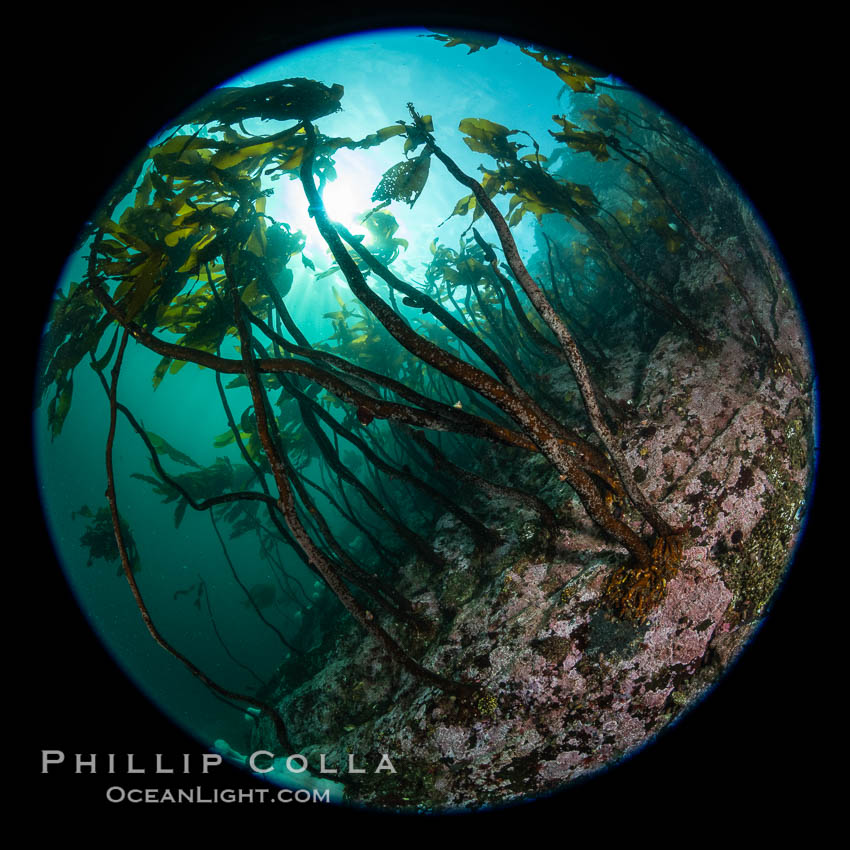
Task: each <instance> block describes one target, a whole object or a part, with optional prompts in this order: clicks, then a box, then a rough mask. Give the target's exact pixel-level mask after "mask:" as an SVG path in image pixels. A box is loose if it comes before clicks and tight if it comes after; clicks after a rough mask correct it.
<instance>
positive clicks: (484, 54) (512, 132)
mask: <svg viewBox="0 0 850 850" xmlns="http://www.w3.org/2000/svg"><path fill="white" fill-rule="evenodd" d="M435 92H438V93H439V96H435ZM37 386H38V395H37V401H39V406H38V408H37V410H36V413H35V417H34V429H35V435H36V449H37V461H38V468H39V477H40V485H41V492H42V496H43V505H44V510H45V514H46V516H47V519H48V522H49V525H50V528H51V532H52V536H53V540H54V544H55V546H56V550H57V552H58V554H59V557H60V559H61V561H62V563H63V566H64V568H65V572H66V574H67V578H68V582H69V583H70V585H71V587H72V588H73V591H74V593H75V595H76V597H77V599H78V601H79V604H80V607H81V608H82V610H83V611H84V612H85V614H86V616H87V618H88V620H89V622H90V623H91V625H92V627H93V629H94V630H95V632H96V633H97V634H98V636H99V637H100V639H101V641H102V642H103V644H104V645H105V646H106V647H107V649H108V650H109V652H110V653H111V654H112V655H113V657H114V658H115V659H116V661H117V662H118V663H119V664H120V665H121V666H122V667H123V668H124V669H125V670H126V672H127V673H128V675H129V676H130V678H131V679H132V680H133V681H134V682H135V683H136V684H137V685H138V687H139V688H140V689H141V690H143V691H144V692H145V693H147V694H148V695H149V696H150V697H151V699H152V700H153V701H154V702H155V703H156V705H157V706H158V707H159V708H160V709H161V710H162V711H163V712H164V713H165V714H166V715H168V716H170V717H171V718H172V719H173V720H174V721H175V722H176V723H177V724H178V725H179V726H181V727H182V728H183V729H185V730H186V731H187V732H189V733H190V734H191V735H193V736H194V737H195V738H197V739H198V740H200V741H201V742H202V743H203V744H204V746H205V747H206V748H207V749H208V750H210V751H213V752H216V753H218V754H220V755H222V756H223V757H224V758H226V759H227V760H229V761H230V762H232V763H234V764H239V765H242V766H244V767H245V769H246V770H248V771H251V772H253V773H255V774H257V775H262V776H263V777H265V778H266V779H267V780H269V781H270V782H272V783H276V784H277V785H281V786H283V787H284V788H285V789H289V791H290V792H291V793H292V794H301V795H302V796H303V795H304V794H307V795H308V796H310V795H313V794H315V795H317V797H318V798H319V799H327V800H332V801H334V802H336V803H340V804H352V805H357V806H361V807H366V808H368V809H372V810H381V811H424V812H451V811H458V810H479V809H483V808H492V807H499V806H504V805H508V804H512V803H516V802H519V801H523V800H529V799H534V798H539V797H542V796H545V795H548V794H551V793H552V792H555V791H558V790H560V789H563V788H565V787H567V786H568V785H570V783H575V782H577V781H579V780H583V779H586V778H588V777H590V776H593V775H594V774H597V773H599V772H601V771H603V770H605V769H607V768H609V767H611V766H613V765H615V764H616V763H618V762H622V761H623V760H624V759H627V758H628V757H630V756H631V755H633V754H635V753H636V752H637V751H638V750H639V749H640V748H642V747H643V746H645V745H646V744H647V743H649V742H650V741H652V740H653V739H654V738H655V737H656V736H657V735H658V734H659V733H660V732H662V731H663V730H665V729H667V728H669V727H670V726H671V725H672V724H674V723H675V722H676V721H677V720H678V719H679V718H680V717H682V716H683V714H684V713H685V712H687V711H688V709H689V708H691V707H693V706H694V705H695V704H696V703H697V702H699V701H700V700H701V698H702V697H703V696H704V695H705V694H706V693H707V692H708V691H709V690H710V689H711V688H712V687H713V686H714V685H715V684H716V683H717V681H718V680H719V679H720V678H721V677H722V675H723V673H724V672H725V671H726V670H727V669H728V668H729V666H730V665H731V664H732V663H733V662H734V660H735V659H736V657H737V656H738V654H739V653H740V652H741V650H742V648H743V647H744V646H745V645H746V644H747V642H748V641H749V639H750V638H751V637H752V636H753V634H754V633H755V632H756V631H757V629H758V628H759V626H760V625H761V623H762V622H763V621H764V619H765V617H766V615H767V613H768V609H769V607H770V604H771V600H772V599H773V597H774V595H775V593H776V591H777V588H778V587H779V586H780V584H781V583H782V581H783V578H784V577H785V575H786V572H787V570H788V567H789V564H790V562H791V559H792V556H793V553H794V550H795V546H796V544H797V542H798V539H799V536H800V533H801V530H802V525H803V521H804V517H805V513H806V509H807V505H808V502H809V498H810V491H811V484H812V481H813V479H814V472H815V454H814V449H813V445H814V438H813V435H814V434H815V430H816V417H817V410H816V399H815V397H814V393H813V386H814V374H813V363H812V358H811V353H810V349H809V344H808V339H807V335H806V330H805V323H804V320H803V317H802V315H801V312H800V309H799V306H798V303H797V300H796V298H795V295H794V292H793V289H792V285H791V281H790V280H789V278H788V275H787V272H786V270H785V267H784V265H783V262H782V258H781V256H780V255H779V254H778V252H777V249H776V247H775V246H774V244H773V242H772V239H771V237H770V235H769V234H768V233H767V232H766V230H765V228H764V225H763V224H762V221H761V219H760V217H759V215H758V213H757V212H756V211H755V210H754V209H753V207H752V206H751V204H750V202H749V201H748V199H747V198H746V197H745V196H744V195H743V194H742V192H741V190H740V189H739V188H738V186H736V185H735V183H734V182H733V181H732V180H731V178H730V177H729V175H728V174H727V173H726V172H725V171H724V169H723V168H722V167H721V166H720V165H719V164H718V162H717V161H716V160H715V159H714V158H713V156H712V154H711V153H710V152H709V151H708V150H706V149H705V148H704V147H703V146H702V144H701V143H700V141H699V140H698V139H696V138H694V137H693V136H692V135H690V134H689V133H688V131H687V130H686V129H685V128H684V127H683V126H681V125H680V124H679V123H677V121H676V120H675V119H674V118H672V117H671V116H670V115H668V114H666V113H664V112H663V111H662V110H661V109H659V108H658V107H657V106H656V105H655V104H653V103H652V102H650V101H649V100H647V99H646V98H645V97H643V96H642V95H641V93H640V92H637V91H634V90H633V89H632V88H631V87H630V86H629V85H628V84H627V83H624V82H623V81H621V80H615V79H614V78H613V77H611V76H610V75H608V74H607V72H606V71H605V70H604V69H598V68H595V67H590V66H588V65H587V64H585V63H584V62H582V61H581V60H580V59H579V58H575V57H572V56H570V55H565V54H562V53H558V52H556V51H554V50H552V49H550V48H548V47H545V46H541V45H538V44H535V43H531V42H526V41H522V40H519V39H515V38H507V37H499V36H497V35H494V34H486V33H477V32H468V31H459V30H453V31H449V30H440V31H438V30H425V29H403V30H378V31H371V32H363V33H359V34H356V35H349V36H346V37H341V38H336V39H333V40H330V41H324V42H318V43H315V44H312V45H310V46H308V47H304V48H300V49H298V50H293V51H291V52H289V53H286V54H284V55H282V56H280V57H278V58H276V59H273V60H271V61H269V62H266V63H264V64H262V65H257V66H255V67H252V68H250V69H248V70H246V71H245V72H244V73H242V74H240V75H238V76H236V77H234V78H233V79H231V80H229V81H228V82H226V83H225V84H224V85H222V86H220V87H219V88H216V89H214V90H213V91H211V92H210V93H209V94H208V95H207V96H206V97H204V98H202V99H201V100H200V101H198V102H197V103H195V104H193V105H191V106H189V108H187V109H186V110H185V111H184V112H183V113H182V114H180V115H179V116H177V117H175V118H174V119H173V120H172V121H171V122H170V123H168V124H167V126H165V127H163V128H162V130H161V131H160V133H159V134H158V135H157V136H156V137H155V138H153V139H151V140H150V142H149V144H148V146H147V147H146V148H145V149H144V150H142V151H140V152H139V155H138V156H137V157H136V158H135V159H134V160H133V162H132V163H130V164H129V165H128V166H127V169H126V170H125V171H124V173H123V174H121V175H118V178H117V179H116V181H115V182H114V184H113V185H112V187H111V189H110V190H109V192H108V193H107V194H106V196H105V197H104V198H103V200H102V203H101V205H100V207H99V208H98V209H97V210H95V211H93V213H92V215H91V218H90V220H89V221H88V222H87V223H86V225H85V227H84V229H83V232H82V236H81V239H80V245H79V249H78V250H77V252H76V253H74V254H73V255H72V256H71V257H70V258H69V259H68V262H67V264H66V266H65V270H64V272H63V275H62V278H61V280H60V281H59V282H58V285H57V287H56V291H55V295H54V301H53V305H52V309H51V313H50V318H49V320H48V322H47V324H46V326H45V328H44V331H43V339H42V346H41V358H40V366H39V375H38V385H37Z"/></svg>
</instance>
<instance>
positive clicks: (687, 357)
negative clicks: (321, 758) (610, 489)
mask: <svg viewBox="0 0 850 850" xmlns="http://www.w3.org/2000/svg"><path fill="white" fill-rule="evenodd" d="M723 251H724V253H725V256H726V258H727V261H729V262H730V263H733V264H734V263H735V262H736V246H735V244H734V240H730V242H729V243H727V244H725V245H724V246H723ZM737 259H740V258H737ZM700 276H703V279H700ZM708 277H713V278H717V277H718V270H717V267H716V265H715V264H714V263H713V262H712V261H711V260H710V258H705V257H703V258H700V259H697V260H696V261H695V262H694V263H693V265H692V267H691V280H690V281H685V286H686V288H687V286H690V287H691V288H692V289H693V291H694V292H699V291H700V288H701V286H703V285H707V284H708V283H710V282H711V281H709V280H707V279H706V278H708ZM745 285H749V286H752V285H753V281H752V279H746V278H745ZM786 285H787V284H786ZM762 306H763V308H764V315H763V316H760V319H761V320H762V322H763V323H764V324H766V325H770V324H773V325H775V327H776V330H777V331H778V333H777V335H776V345H777V347H778V349H779V351H780V352H781V353H782V354H783V355H785V356H786V357H787V358H788V360H789V362H790V364H791V368H790V369H787V368H786V369H784V370H783V369H774V368H772V367H771V366H770V365H769V364H766V363H765V361H764V360H763V359H759V357H758V356H757V354H756V353H755V351H754V347H753V346H751V345H749V342H748V339H747V334H746V332H745V330H746V321H745V319H743V318H742V316H741V309H740V304H739V303H737V302H736V301H735V300H734V299H731V298H730V299H729V300H728V303H727V305H726V309H725V312H723V313H721V314H720V315H721V316H722V317H723V320H724V321H725V322H726V324H727V325H728V328H724V327H722V326H720V325H717V326H716V328H715V330H716V331H718V332H717V333H716V334H715V336H716V338H717V340H718V343H719V344H718V350H717V351H715V352H706V351H704V350H700V349H699V348H698V347H697V346H696V345H693V344H691V343H689V342H688V341H687V340H684V339H683V338H682V337H681V335H679V334H676V333H668V334H666V335H664V336H662V337H661V338H660V339H659V341H658V343H657V345H656V346H655V349H654V350H653V351H652V352H651V353H649V354H648V355H645V356H637V355H636V354H635V352H634V350H633V349H630V348H629V346H628V343H624V345H623V350H622V356H621V357H619V358H615V359H614V362H615V363H616V365H617V370H616V371H615V372H614V376H613V377H612V385H611V386H609V387H607V388H606V391H607V395H608V398H609V399H610V400H611V401H612V402H613V403H615V404H619V405H620V406H621V407H628V408H629V410H630V415H629V416H628V417H627V418H626V419H625V420H624V421H623V422H622V423H621V425H620V432H619V434H618V437H619V438H620V439H621V440H622V448H623V450H624V451H625V453H626V457H627V459H628V462H629V463H630V464H631V469H632V472H633V473H634V474H635V480H637V481H638V482H640V486H641V487H642V488H643V490H644V492H645V493H646V494H647V495H648V496H649V498H650V499H651V500H653V502H654V503H655V504H658V505H659V506H660V509H661V511H662V514H663V515H664V517H665V518H666V519H667V520H668V521H669V522H670V523H671V524H672V525H673V526H677V527H684V528H685V529H687V538H686V540H685V542H684V549H683V555H682V560H681V563H680V564H679V566H678V570H677V571H676V572H675V574H674V575H673V577H672V578H671V579H670V580H669V582H668V584H667V587H666V593H665V594H664V596H663V598H662V600H661V602H660V604H658V605H657V607H655V608H654V610H652V611H651V612H650V613H649V615H648V617H647V618H646V619H645V620H644V621H640V622H636V621H633V620H627V619H620V618H618V617H616V616H615V615H614V614H613V613H612V612H611V611H610V610H608V608H607V607H606V605H605V601H604V599H603V594H604V591H605V588H606V583H607V581H608V578H609V576H610V575H611V573H612V571H613V570H614V569H615V568H616V567H617V566H619V565H621V564H622V563H624V560H625V558H626V552H625V550H624V549H622V548H621V547H619V546H617V545H616V544H614V543H612V542H611V541H609V540H607V539H606V538H605V537H604V536H603V535H602V534H601V533H600V531H599V529H598V527H596V526H594V525H593V523H592V522H591V521H590V520H589V519H588V518H587V516H586V514H585V513H584V512H583V511H582V510H581V507H580V505H578V502H577V501H575V497H573V499H574V500H573V501H572V502H570V491H569V490H568V488H567V487H566V485H560V484H559V483H558V482H552V481H551V478H546V477H545V476H544V475H543V472H541V478H540V480H541V495H542V496H544V497H546V498H548V499H549V501H550V502H551V503H553V504H559V503H560V504H561V507H560V508H559V513H560V517H561V519H562V520H563V523H562V525H563V530H562V532H561V533H560V536H559V537H558V539H557V540H554V541H550V543H551V545H550V546H549V548H548V549H545V547H543V548H541V546H540V545H539V542H540V541H539V538H538V537H537V530H538V529H537V523H536V517H534V516H533V515H532V514H530V513H523V511H522V510H517V508H516V506H515V505H509V504H507V503H506V504H500V503H499V501H498V500H497V499H492V500H491V501H490V503H489V505H488V512H489V516H487V517H486V518H485V519H486V520H487V521H488V522H489V523H490V525H493V526H496V527H498V528H499V530H500V531H501V532H502V542H501V545H500V546H499V547H498V548H496V549H494V550H493V551H492V552H490V553H489V554H486V555H484V554H481V553H479V552H476V551H475V550H474V547H473V545H472V543H471V541H470V540H469V539H468V537H467V536H466V535H465V531H464V529H463V528H462V526H461V525H460V523H459V522H458V521H457V520H456V519H455V518H454V517H452V516H451V515H448V514H447V515H445V516H444V517H443V518H442V519H441V521H440V523H439V524H438V530H437V537H436V539H435V540H434V541H433V542H434V545H435V548H436V549H437V551H438V552H440V553H441V554H442V555H443V556H444V557H445V558H446V559H447V561H448V568H447V570H446V571H445V572H444V573H443V574H442V575H440V576H439V577H438V578H433V580H432V577H431V576H430V575H429V572H428V569H427V567H425V566H423V564H422V563H421V562H418V561H417V562H411V563H410V564H408V565H407V567H406V569H405V572H404V577H403V580H402V582H401V586H400V589H401V590H402V592H404V593H405V594H407V595H408V596H409V598H410V599H411V600H412V601H413V603H414V606H415V607H416V609H417V610H418V612H419V614H420V615H421V616H422V617H424V618H425V619H426V620H429V621H430V622H432V623H440V622H442V624H443V625H442V626H441V627H440V626H435V631H434V633H433V634H432V635H431V636H430V637H428V638H427V639H426V638H423V639H422V642H421V643H420V647H421V649H420V653H421V660H422V662H423V663H424V664H425V665H426V666H429V667H430V668H431V669H439V670H446V671H451V672H452V675H453V676H455V677H456V678H457V679H458V680H461V681H471V682H476V683H479V684H480V685H481V691H480V696H479V697H478V699H477V701H475V704H474V705H469V704H467V703H465V702H464V701H463V700H460V699H457V698H455V697H453V696H449V695H446V694H445V693H441V692H440V691H438V690H436V689H433V688H429V689H424V690H423V689H422V688H421V687H419V686H418V685H417V684H416V683H415V682H414V681H413V680H412V679H411V678H410V677H409V676H407V675H406V674H405V673H403V672H400V671H399V670H397V669H395V668H392V667H391V666H390V665H387V664H385V663H384V660H383V657H382V656H381V655H380V653H379V652H378V651H377V647H376V645H375V644H374V642H373V641H372V639H364V638H363V637H362V636H361V635H360V634H358V633H356V632H354V631H350V632H349V633H348V634H347V635H345V636H344V637H342V638H340V640H339V641H338V644H337V646H336V649H335V653H334V655H333V656H332V657H331V658H330V659H329V662H328V663H327V664H326V666H325V667H324V669H322V670H321V672H319V673H317V674H316V675H315V676H314V677H313V678H312V679H310V680H309V681H307V682H306V683H304V684H302V685H301V686H300V687H299V688H298V689H297V690H296V691H294V692H293V693H291V694H286V695H282V696H281V700H280V707H281V709H282V711H283V714H284V716H285V718H286V722H287V728H288V729H289V731H290V735H291V737H292V739H293V741H295V742H298V743H299V744H300V749H299V751H300V752H303V753H305V754H308V755H309V754H310V753H311V752H316V753H318V752H325V753H329V755H328V756H327V759H326V760H327V763H328V764H336V765H337V766H340V767H341V766H343V765H344V763H345V760H346V753H350V752H357V753H362V754H367V753H370V754H372V755H373V756H374V759H373V760H377V759H378V758H379V754H380V753H383V752H388V753H390V754H391V757H392V758H393V760H394V763H397V764H398V765H403V770H401V769H400V770H398V772H397V773H396V774H393V775H392V776H387V775H386V774H382V775H381V776H380V777H379V778H378V780H376V779H375V778H374V776H373V775H372V774H369V773H365V774H358V775H356V776H353V777H347V778H346V779H347V781H348V783H349V786H348V787H349V790H348V791H347V794H348V796H349V799H352V800H356V801H358V802H361V803H366V804H370V805H377V806H386V807H392V808H397V809H406V808H409V809H419V810H442V809H456V808H476V807H480V806H482V805H486V804H488V803H492V804H499V803H503V802H506V801H510V800H513V799H520V798H527V797H528V796H529V795H532V796H533V795H535V794H544V793H547V792H550V791H552V790H555V789H557V788H559V787H561V786H563V785H564V784H565V783H569V782H570V781H572V780H575V779H577V778H579V777H585V776H587V775H589V774H592V773H593V772H596V771H599V770H600V769H602V768H605V767H606V766H609V765H610V764H612V763H613V762H616V761H617V760H618V759H622V758H624V757H625V756H627V755H628V754H629V753H630V752H632V751H635V750H636V749H637V748H639V747H641V746H642V745H644V744H645V743H646V742H647V741H649V740H651V739H652V738H653V737H654V736H655V735H656V734H657V733H658V732H660V731H661V730H662V729H664V728H665V727H666V726H667V725H668V724H670V723H671V721H673V720H674V719H675V718H676V717H677V716H679V715H680V714H681V712H682V711H683V710H684V709H686V708H687V707H688V706H690V705H693V704H694V703H695V702H696V701H698V700H699V699H700V697H701V696H702V695H703V694H704V693H705V692H706V691H707V690H708V689H710V688H711V687H712V686H713V685H714V684H715V683H716V681H717V679H718V678H719V676H720V675H721V674H722V672H723V671H724V670H725V669H726V668H727V667H728V665H729V664H730V663H731V662H732V661H733V660H734V659H735V657H736V655H737V654H738V653H739V652H740V650H741V648H742V647H743V646H744V644H745V643H746V642H747V640H748V639H749V637H750V636H751V635H752V634H753V632H754V631H755V630H756V629H757V628H758V625H759V623H760V622H761V619H762V618H763V617H764V614H765V612H766V609H767V607H768V605H769V602H770V598H771V596H772V594H773V593H774V591H775V590H776V588H777V586H778V584H779V583H780V582H781V579H782V576H783V575H784V572H785V570H786V568H787V566H788V563H789V560H790V557H791V553H792V551H793V547H794V544H795V541H796V538H797V535H798V533H799V530H800V525H801V516H802V513H803V507H804V505H805V500H806V494H807V490H808V487H809V484H810V479H811V476H812V472H813V457H812V451H811V435H812V429H813V421H814V411H813V409H812V398H811V392H810V388H811V381H812V375H811V373H810V370H811V366H810V363H809V360H808V352H807V349H806V344H805V335H804V329H803V327H802V324H801V320H800V317H799V315H798V314H797V312H796V310H795V305H794V304H793V303H792V301H791V299H790V295H789V294H788V293H787V292H786V293H780V294H779V295H778V297H777V299H776V301H775V303H774V304H772V305H771V304H766V305H762ZM729 329H731V331H732V332H731V333H730V332H729ZM546 383H547V386H548V387H550V388H551V389H552V391H553V392H554V393H555V394H557V393H559V392H560V393H562V394H563V393H565V392H566V391H567V390H568V389H569V386H570V384H569V380H568V367H566V366H561V367H559V368H557V369H556V370H554V371H552V372H551V373H549V375H548V380H547V382H546ZM634 387H638V388H639V390H638V392H637V394H636V395H635V394H633V388H634ZM524 463H525V464H526V466H527V470H526V471H527V472H528V473H530V474H531V475H532V476H533V474H534V471H535V469H536V468H541V459H540V458H538V457H534V456H528V457H527V458H526V460H525V461H524ZM636 530H638V531H639V532H640V533H643V534H646V533H648V531H649V529H648V527H647V526H646V525H644V526H643V527H642V528H641V527H637V526H636ZM544 552H545V554H543V553H544ZM409 640H410V638H409Z"/></svg>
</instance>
